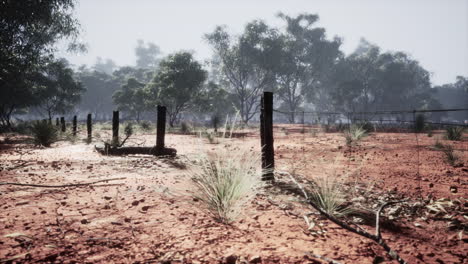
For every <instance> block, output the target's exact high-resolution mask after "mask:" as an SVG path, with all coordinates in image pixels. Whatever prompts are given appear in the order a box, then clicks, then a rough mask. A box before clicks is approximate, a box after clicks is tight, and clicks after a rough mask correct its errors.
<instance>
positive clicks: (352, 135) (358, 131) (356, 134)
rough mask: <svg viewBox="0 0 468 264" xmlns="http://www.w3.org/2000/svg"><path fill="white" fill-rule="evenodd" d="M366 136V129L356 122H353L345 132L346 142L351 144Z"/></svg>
mask: <svg viewBox="0 0 468 264" xmlns="http://www.w3.org/2000/svg"><path fill="white" fill-rule="evenodd" d="M365 136H367V132H366V130H365V129H364V128H363V127H362V126H361V125H358V124H353V125H351V126H350V127H349V129H348V131H346V132H345V138H346V144H347V145H351V144H352V143H354V142H357V141H359V140H361V139H363V138H364V137H365Z"/></svg>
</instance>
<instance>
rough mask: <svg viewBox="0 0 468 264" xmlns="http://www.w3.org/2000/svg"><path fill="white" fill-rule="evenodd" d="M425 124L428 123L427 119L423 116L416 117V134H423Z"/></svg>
mask: <svg viewBox="0 0 468 264" xmlns="http://www.w3.org/2000/svg"><path fill="white" fill-rule="evenodd" d="M425 122H426V117H425V116H424V115H423V114H418V115H416V120H414V132H416V133H421V132H423V131H424V124H425Z"/></svg>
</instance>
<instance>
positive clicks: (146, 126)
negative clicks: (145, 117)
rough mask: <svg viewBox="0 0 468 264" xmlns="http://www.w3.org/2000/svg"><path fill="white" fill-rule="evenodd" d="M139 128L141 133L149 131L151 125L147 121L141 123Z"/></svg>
mask: <svg viewBox="0 0 468 264" xmlns="http://www.w3.org/2000/svg"><path fill="white" fill-rule="evenodd" d="M140 127H141V129H142V130H143V131H149V130H151V123H150V122H149V121H141V122H140Z"/></svg>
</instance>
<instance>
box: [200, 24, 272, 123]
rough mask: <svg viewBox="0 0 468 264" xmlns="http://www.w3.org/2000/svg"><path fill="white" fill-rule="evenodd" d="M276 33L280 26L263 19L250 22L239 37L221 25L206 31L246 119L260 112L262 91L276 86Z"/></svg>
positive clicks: (231, 90) (236, 104) (241, 112)
mask: <svg viewBox="0 0 468 264" xmlns="http://www.w3.org/2000/svg"><path fill="white" fill-rule="evenodd" d="M277 36H278V32H277V30H275V29H272V28H270V27H268V25H266V24H265V23H264V22H262V21H253V22H250V23H248V24H247V25H246V26H245V28H244V32H243V33H242V34H241V35H240V36H237V37H234V36H231V35H229V33H228V32H227V31H226V28H225V27H221V26H218V27H217V28H216V29H215V30H214V32H212V33H210V34H206V35H205V38H206V40H207V41H208V43H209V44H210V45H211V46H212V48H213V50H214V52H215V54H216V56H217V57H218V58H219V60H220V66H221V71H222V73H223V76H224V78H225V81H226V82H225V83H226V84H227V87H228V90H229V92H230V93H232V94H234V95H235V100H234V104H235V107H236V108H237V109H238V111H239V112H240V116H241V118H242V121H243V122H245V123H247V122H248V121H249V120H250V119H252V117H253V116H254V115H255V114H256V113H257V112H258V108H259V102H260V95H261V93H262V92H263V91H265V90H272V89H273V86H274V83H275V78H274V70H273V68H272V66H274V65H275V63H274V62H275V61H276V60H277V58H278V56H277V54H275V53H277V52H278V50H279V46H278V42H277V41H275V40H276V38H277Z"/></svg>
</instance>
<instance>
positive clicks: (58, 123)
mask: <svg viewBox="0 0 468 264" xmlns="http://www.w3.org/2000/svg"><path fill="white" fill-rule="evenodd" d="M55 126H56V127H57V128H58V127H59V126H60V120H59V118H58V117H56V118H55Z"/></svg>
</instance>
